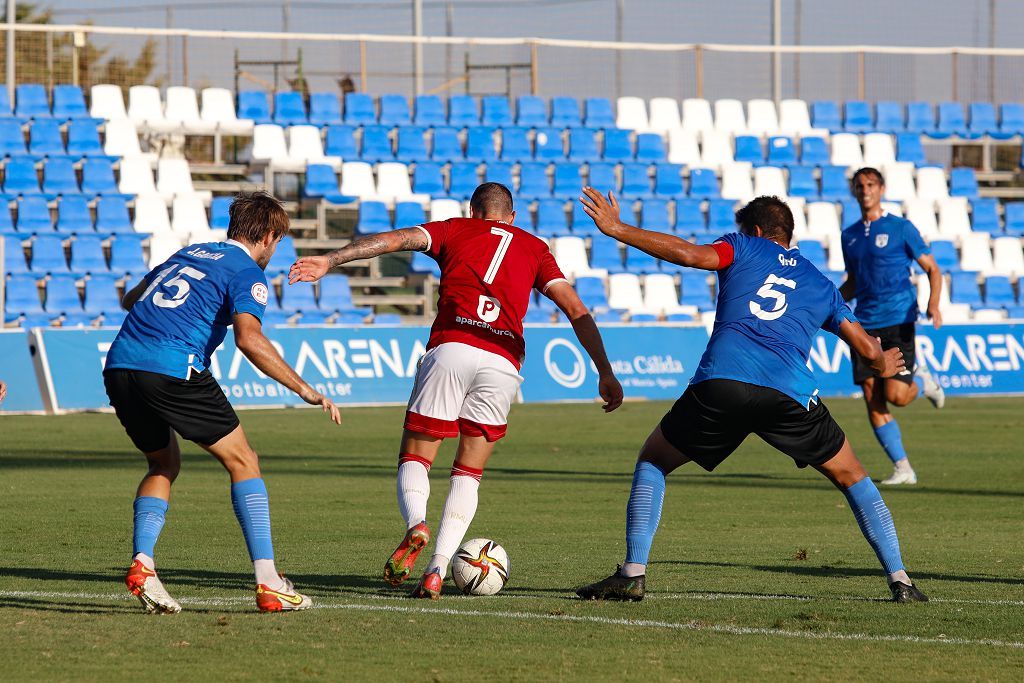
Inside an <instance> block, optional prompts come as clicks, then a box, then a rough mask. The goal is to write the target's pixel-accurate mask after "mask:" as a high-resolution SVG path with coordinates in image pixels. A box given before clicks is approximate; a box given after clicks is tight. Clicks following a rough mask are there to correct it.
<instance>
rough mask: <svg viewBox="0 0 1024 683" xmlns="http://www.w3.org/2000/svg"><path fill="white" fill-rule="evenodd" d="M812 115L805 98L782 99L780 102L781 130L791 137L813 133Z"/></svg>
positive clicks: (783, 133)
mask: <svg viewBox="0 0 1024 683" xmlns="http://www.w3.org/2000/svg"><path fill="white" fill-rule="evenodd" d="M812 130H813V129H812V128H811V117H810V114H809V112H808V111H807V102H805V101H804V100H793V99H790V100H782V102H780V103H779V132H780V133H781V134H782V135H787V136H789V137H800V138H803V137H806V136H808V135H810V134H811V131H812Z"/></svg>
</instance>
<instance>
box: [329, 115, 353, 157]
mask: <svg viewBox="0 0 1024 683" xmlns="http://www.w3.org/2000/svg"><path fill="white" fill-rule="evenodd" d="M324 153H325V154H327V156H329V157H335V158H338V159H341V160H342V162H345V161H353V160H355V159H358V158H359V150H358V147H357V146H356V136H355V129H354V128H353V127H352V126H348V125H342V124H332V125H328V126H327V135H326V143H325V146H324Z"/></svg>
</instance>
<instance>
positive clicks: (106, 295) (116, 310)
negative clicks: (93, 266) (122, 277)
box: [83, 273, 124, 324]
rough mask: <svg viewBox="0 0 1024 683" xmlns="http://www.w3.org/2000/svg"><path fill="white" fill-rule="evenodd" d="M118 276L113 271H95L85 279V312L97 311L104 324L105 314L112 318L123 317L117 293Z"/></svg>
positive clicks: (105, 322)
mask: <svg viewBox="0 0 1024 683" xmlns="http://www.w3.org/2000/svg"><path fill="white" fill-rule="evenodd" d="M117 280H118V277H117V276H116V275H114V274H113V273H96V274H95V275H93V276H92V277H90V278H89V279H87V280H86V281H85V302H84V306H83V307H84V308H85V311H86V313H98V314H102V315H103V316H104V321H103V322H104V324H107V322H108V321H107V319H106V318H107V316H109V317H110V318H111V319H112V320H113V319H116V320H118V321H120V320H122V319H123V317H124V316H123V314H124V310H123V309H122V308H121V297H120V296H118V293H117Z"/></svg>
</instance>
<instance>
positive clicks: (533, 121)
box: [516, 95, 548, 128]
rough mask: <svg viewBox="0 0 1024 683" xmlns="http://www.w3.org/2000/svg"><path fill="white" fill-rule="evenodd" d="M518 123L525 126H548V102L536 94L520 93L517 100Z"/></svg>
mask: <svg viewBox="0 0 1024 683" xmlns="http://www.w3.org/2000/svg"><path fill="white" fill-rule="evenodd" d="M516 125H517V126H523V127H525V128H541V127H543V126H547V125H548V111H547V103H545V102H544V100H543V99H541V98H540V97H537V96H536V95H520V96H519V98H518V99H517V100H516Z"/></svg>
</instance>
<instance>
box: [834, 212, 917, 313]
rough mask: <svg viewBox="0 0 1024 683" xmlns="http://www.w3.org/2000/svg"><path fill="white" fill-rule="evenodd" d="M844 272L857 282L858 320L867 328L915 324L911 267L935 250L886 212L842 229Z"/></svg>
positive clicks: (910, 225)
mask: <svg viewBox="0 0 1024 683" xmlns="http://www.w3.org/2000/svg"><path fill="white" fill-rule="evenodd" d="M842 244H843V258H844V259H845V260H846V270H847V271H848V272H850V273H852V274H853V276H854V277H855V278H857V287H856V289H855V291H854V297H855V298H856V300H857V306H856V309H855V310H856V311H857V318H858V319H859V320H860V322H861V324H862V325H863V326H864V327H866V328H867V329H869V330H875V329H878V328H881V327H890V326H892V325H902V324H903V323H912V322H914V321H915V320H917V292H916V290H915V289H914V285H913V284H912V283H911V282H910V265H911V263H913V262H914V261H915V260H917V259H918V258H919V257H920V256H922V255H924V254H930V253H931V249H930V248H929V247H928V245H927V244H925V241H924V240H923V239H922V238H921V233H919V232H918V231H917V228H915V227H914V224H913V223H911V222H910V221H908V220H906V219H905V218H900V217H899V216H892V215H890V214H888V213H884V214H882V217H881V218H879V219H878V220H876V221H872V222H870V223H865V222H863V221H857V222H856V223H854V224H853V225H851V226H850V227H848V228H846V229H845V230H843V234H842Z"/></svg>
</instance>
